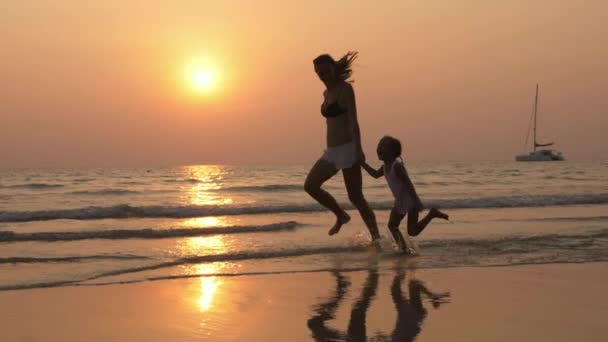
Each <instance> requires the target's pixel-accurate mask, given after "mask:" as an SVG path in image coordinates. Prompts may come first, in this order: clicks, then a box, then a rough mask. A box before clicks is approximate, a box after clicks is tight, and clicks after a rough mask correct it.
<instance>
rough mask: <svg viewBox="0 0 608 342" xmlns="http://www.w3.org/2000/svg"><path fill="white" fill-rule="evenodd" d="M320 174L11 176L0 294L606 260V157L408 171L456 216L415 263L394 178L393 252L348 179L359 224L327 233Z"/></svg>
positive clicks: (382, 194) (379, 192) (6, 183)
mask: <svg viewBox="0 0 608 342" xmlns="http://www.w3.org/2000/svg"><path fill="white" fill-rule="evenodd" d="M310 166H311V165H280V166H277V165H260V166H237V165H189V166H177V167H162V168H49V169H2V170H0V291H13V290H23V289H33V288H49V287H59V286H102V285H107V284H126V283H133V282H142V281H161V280H166V279H175V278H188V277H200V276H213V277H237V276H248V275H259V274H277V273H285V274H289V273H299V272H324V271H335V270H360V269H367V268H369V267H370V265H374V267H380V268H386V269H390V268H392V267H395V265H397V264H399V265H403V264H405V265H406V266H407V267H411V268H447V267H496V266H512V265H528V264H554V263H587V262H598V261H608V161H589V162H578V161H563V162H537V163H521V162H519V163H518V162H508V161H487V162H473V161H470V162H469V161H467V162H412V163H409V162H408V163H407V164H406V166H407V168H408V172H409V174H410V177H411V178H412V180H413V182H414V185H415V186H416V189H417V191H418V193H419V195H420V197H421V199H422V202H423V204H424V206H425V208H430V207H438V208H441V209H442V210H443V211H445V212H446V213H448V214H449V215H450V220H449V221H442V220H435V221H432V222H431V224H430V225H429V226H428V227H427V229H426V230H425V231H424V232H423V233H422V234H421V235H419V236H417V237H411V238H410V241H411V242H412V243H413V244H414V245H415V246H416V249H417V251H418V254H417V255H415V256H404V255H403V254H401V253H399V252H398V250H397V249H396V246H395V245H394V243H393V242H392V241H391V235H390V233H389V231H388V229H387V227H386V225H387V222H388V214H389V210H390V208H391V207H392V204H393V200H392V197H391V193H390V190H389V188H388V186H387V184H386V182H385V180H384V179H382V178H381V179H373V178H371V177H369V176H367V175H365V174H364V179H363V182H364V185H363V191H364V194H365V197H366V199H367V201H368V202H369V203H370V205H371V206H372V208H373V209H374V211H375V213H376V217H377V220H378V225H379V228H380V232H381V234H382V236H383V238H382V243H381V246H382V251H380V252H378V251H376V250H374V249H373V248H370V236H369V233H368V232H367V229H366V228H365V225H364V224H363V221H362V220H361V218H360V216H359V215H358V212H357V211H356V210H355V209H354V208H353V206H352V205H351V204H350V203H349V202H348V196H347V194H346V191H345V188H344V182H343V178H342V175H341V174H337V175H336V176H335V177H334V178H332V179H331V180H329V181H328V182H327V183H326V184H325V185H324V188H325V189H326V190H327V191H329V192H330V193H332V194H333V195H334V196H335V197H336V199H337V200H338V202H339V203H340V204H341V205H343V206H344V208H346V209H347V210H348V211H349V213H350V215H351V217H353V219H352V220H351V222H350V223H348V224H347V225H345V226H344V227H343V228H342V230H341V231H340V233H339V234H337V235H334V236H328V234H327V230H328V229H329V228H330V227H331V225H332V224H333V222H334V217H333V215H332V214H331V213H330V212H329V211H327V210H326V209H324V208H322V207H321V206H320V205H318V204H317V203H316V202H315V201H314V200H313V199H312V198H310V197H309V196H308V195H307V194H306V193H305V192H304V190H303V183H304V180H305V178H306V174H307V172H308V170H309V168H310ZM377 166H379V165H377ZM423 214H424V212H423ZM402 231H403V232H404V233H405V232H406V230H405V228H404V227H402Z"/></svg>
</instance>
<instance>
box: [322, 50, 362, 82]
mask: <svg viewBox="0 0 608 342" xmlns="http://www.w3.org/2000/svg"><path fill="white" fill-rule="evenodd" d="M358 55H359V53H358V52H356V51H348V52H347V53H346V54H345V55H344V56H342V58H340V59H338V60H337V61H336V60H334V59H333V57H331V56H330V55H328V54H324V55H320V56H319V57H317V58H315V59H314V60H313V63H314V64H315V65H317V64H325V63H330V64H333V66H334V70H335V71H336V78H337V79H339V80H341V81H345V82H353V81H352V80H349V79H350V77H351V76H352V75H353V68H352V66H353V61H354V60H355V59H357V56H358Z"/></svg>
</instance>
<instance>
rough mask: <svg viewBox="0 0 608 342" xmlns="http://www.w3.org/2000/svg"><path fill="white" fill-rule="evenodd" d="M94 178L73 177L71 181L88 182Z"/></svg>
mask: <svg viewBox="0 0 608 342" xmlns="http://www.w3.org/2000/svg"><path fill="white" fill-rule="evenodd" d="M94 180H95V178H76V179H73V180H72V182H75V183H88V182H91V181H94Z"/></svg>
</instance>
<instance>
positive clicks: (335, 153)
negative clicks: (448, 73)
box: [304, 52, 380, 241]
mask: <svg viewBox="0 0 608 342" xmlns="http://www.w3.org/2000/svg"><path fill="white" fill-rule="evenodd" d="M356 58H357V53H356V52H348V53H347V54H346V55H344V57H342V58H340V59H339V60H337V61H336V60H334V59H333V58H332V57H331V56H330V55H321V56H319V57H317V58H315V59H314V61H313V64H314V67H315V72H316V73H317V75H318V76H319V78H320V79H321V81H322V82H323V83H324V84H325V87H326V88H327V89H326V90H325V91H324V92H323V97H324V100H323V104H322V105H321V114H323V116H324V117H325V120H326V123H327V149H326V150H325V153H323V156H321V159H319V160H318V161H317V162H316V164H315V165H314V166H313V167H312V169H311V170H310V172H309V173H308V176H307V177H306V182H305V184H304V189H305V190H306V192H307V193H308V194H309V195H310V196H312V198H314V199H315V200H317V201H318V202H319V203H321V205H323V206H324V207H326V208H327V209H329V210H331V211H332V212H333V213H334V214H335V215H336V224H334V226H333V227H332V228H331V229H330V230H329V232H328V234H329V235H334V234H337V233H338V232H339V231H340V228H341V227H342V225H344V224H345V223H347V222H348V221H350V216H349V215H348V214H347V213H346V211H344V210H343V209H342V208H340V206H339V205H338V203H337V202H336V200H335V199H334V198H333V196H332V195H330V194H329V193H328V192H327V191H325V190H323V189H321V185H323V183H324V182H325V181H327V180H328V179H330V178H331V177H333V176H334V175H335V174H336V173H338V171H339V170H342V174H343V175H344V183H345V184H346V190H347V191H348V198H349V199H350V201H351V202H352V203H353V205H354V206H355V207H356V208H357V209H358V210H359V213H360V214H361V217H362V218H363V221H364V222H365V224H366V225H367V229H368V230H369V232H370V234H371V236H372V240H373V241H376V240H379V239H380V235H379V234H378V226H377V225H376V217H375V216H374V212H373V211H372V209H371V208H370V207H369V204H367V201H366V200H365V197H363V191H362V185H363V184H362V179H361V165H360V163H361V162H363V161H365V155H364V154H363V149H362V148H361V134H360V131H359V123H358V122H357V107H356V105H355V93H354V91H353V87H352V86H351V84H350V81H349V78H350V77H351V75H352V73H353V71H352V63H353V61H354V60H355V59H356Z"/></svg>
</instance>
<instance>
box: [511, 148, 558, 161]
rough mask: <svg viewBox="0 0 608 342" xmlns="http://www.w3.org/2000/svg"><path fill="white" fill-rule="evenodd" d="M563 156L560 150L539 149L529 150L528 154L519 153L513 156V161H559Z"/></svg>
mask: <svg viewBox="0 0 608 342" xmlns="http://www.w3.org/2000/svg"><path fill="white" fill-rule="evenodd" d="M561 160H564V156H562V154H561V153H560V152H556V151H553V150H540V151H534V152H530V153H528V154H520V155H518V156H515V161H522V162H531V161H561Z"/></svg>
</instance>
